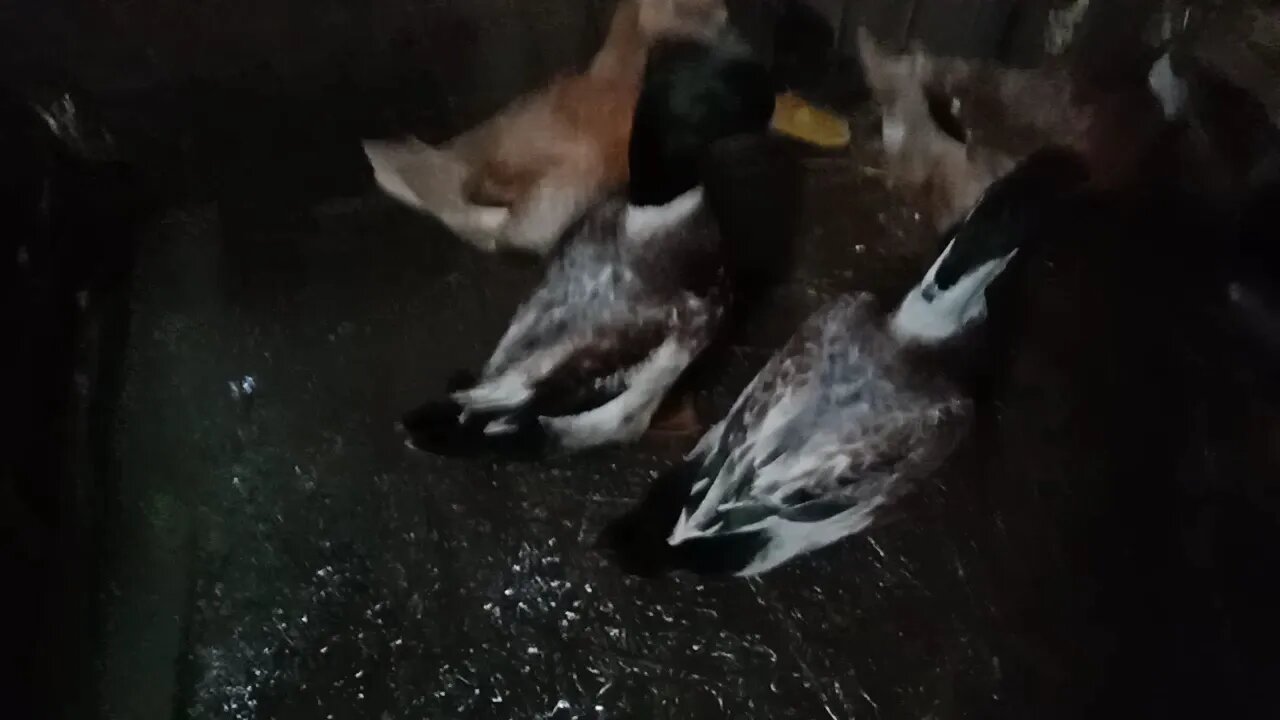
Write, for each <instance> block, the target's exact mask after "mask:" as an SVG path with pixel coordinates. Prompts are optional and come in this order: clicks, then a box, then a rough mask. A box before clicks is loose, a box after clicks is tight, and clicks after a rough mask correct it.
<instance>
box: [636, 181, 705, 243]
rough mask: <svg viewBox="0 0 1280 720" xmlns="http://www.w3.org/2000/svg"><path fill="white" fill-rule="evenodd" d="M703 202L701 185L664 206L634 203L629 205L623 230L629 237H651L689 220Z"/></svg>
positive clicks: (663, 204)
mask: <svg viewBox="0 0 1280 720" xmlns="http://www.w3.org/2000/svg"><path fill="white" fill-rule="evenodd" d="M702 202H703V191H702V186H700V185H699V186H696V187H694V188H692V189H689V190H686V191H685V192H683V193H681V194H679V195H677V196H675V197H674V198H671V199H670V200H668V201H666V202H665V203H662V204H653V205H637V204H635V203H634V202H633V203H630V204H628V205H627V210H626V214H625V215H624V216H623V228H624V230H625V232H626V235H627V237H631V238H642V237H649V236H651V235H653V234H655V233H657V232H661V231H663V230H666V229H668V228H672V227H675V226H677V225H679V224H680V223H682V222H684V221H685V220H688V219H689V218H690V217H692V216H693V214H694V213H695V212H697V211H698V208H700V207H702Z"/></svg>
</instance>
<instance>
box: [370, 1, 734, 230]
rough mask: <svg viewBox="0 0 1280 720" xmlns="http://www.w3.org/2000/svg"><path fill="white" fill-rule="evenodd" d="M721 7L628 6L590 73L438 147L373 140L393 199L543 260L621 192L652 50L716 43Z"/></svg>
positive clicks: (374, 160) (374, 156) (380, 174)
mask: <svg viewBox="0 0 1280 720" xmlns="http://www.w3.org/2000/svg"><path fill="white" fill-rule="evenodd" d="M726 19H727V12H726V10H725V7H724V0H621V2H620V3H619V4H618V7H617V10H616V11H615V12H614V16H613V20H612V22H611V24H610V28H609V33H608V36H607V37H606V39H605V42H604V46H603V47H602V48H601V49H600V51H599V52H598V53H597V54H596V56H595V58H594V59H593V60H592V61H591V65H590V66H589V67H588V69H587V70H586V72H583V73H581V74H576V75H570V74H565V75H561V76H560V77H557V78H556V79H555V80H553V81H552V82H551V84H550V85H548V86H547V87H545V88H542V89H541V90H539V91H536V92H533V93H531V94H528V95H525V96H524V97H521V98H519V99H517V100H516V101H515V102H513V103H512V104H511V105H509V106H508V107H507V108H505V109H504V110H502V111H501V112H499V113H498V114H497V115H496V116H494V117H493V118H491V119H490V120H488V121H486V122H484V123H482V124H481V125H479V126H478V127H476V128H473V129H472V130H470V131H468V132H466V133H464V134H462V135H459V136H458V137H455V138H454V139H452V140H450V141H448V142H447V143H445V144H443V145H440V146H431V145H427V144H425V143H423V142H420V141H418V140H416V139H408V140H401V141H366V142H365V144H364V145H365V152H366V154H367V155H368V157H369V161H370V163H371V164H372V165H373V171H374V178H375V181H376V182H377V183H378V185H379V186H380V187H381V188H382V190H383V191H385V192H386V193H387V194H388V195H390V196H391V197H393V198H396V199H397V200H400V201H401V202H403V203H405V204H407V205H409V206H410V207H412V208H414V209H416V210H419V211H421V212H424V213H427V214H430V215H433V216H435V217H437V218H438V219H439V220H440V221H441V222H443V223H444V224H445V225H447V226H448V227H449V228H450V229H451V230H452V231H453V232H454V233H455V234H457V235H458V236H460V237H462V238H463V239H464V240H467V241H468V242H470V243H471V244H473V245H475V246H476V247H478V248H480V249H482V250H486V251H494V250H498V249H517V250H524V251H529V252H534V253H539V254H543V253H546V252H548V251H550V250H551V249H552V247H553V246H554V245H555V244H556V242H557V240H558V239H559V238H560V236H561V234H562V233H563V232H564V231H565V230H566V229H567V228H568V227H569V225H570V224H571V223H572V222H573V221H574V220H575V219H577V218H578V217H579V216H580V215H581V214H582V213H583V212H584V211H585V210H586V209H587V208H589V207H591V206H592V204H593V203H595V202H596V201H598V200H599V199H600V198H602V197H604V196H605V195H606V194H607V193H609V192H611V191H613V190H616V189H617V188H619V187H621V186H622V185H624V184H625V183H626V181H627V177H628V162H627V143H628V139H629V138H630V134H631V119H632V115H633V113H634V111H635V105H636V100H637V98H638V97H639V93H640V83H641V78H642V76H643V73H644V67H645V62H646V60H647V58H648V53H649V48H650V46H651V45H652V43H653V42H655V41H656V40H659V39H662V38H694V39H698V38H703V39H705V38H709V37H711V36H713V35H714V34H715V33H717V32H718V31H719V30H720V28H721V27H723V25H724V24H725V21H726Z"/></svg>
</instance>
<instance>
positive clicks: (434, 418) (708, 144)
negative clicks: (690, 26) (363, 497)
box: [401, 40, 775, 459]
mask: <svg viewBox="0 0 1280 720" xmlns="http://www.w3.org/2000/svg"><path fill="white" fill-rule="evenodd" d="M774 109H775V102H774V94H773V90H772V85H771V83H770V78H769V75H768V72H767V70H766V69H765V67H764V66H763V65H761V64H759V63H758V62H756V61H755V60H754V59H752V57H751V56H750V53H749V52H748V51H746V50H745V48H743V47H742V46H741V45H740V44H739V43H735V42H731V41H728V40H723V41H717V42H715V43H704V42H699V41H669V42H667V43H664V44H663V45H662V46H661V50H660V51H659V50H657V49H656V50H655V54H654V56H653V57H652V58H651V59H650V62H649V63H648V67H647V69H646V73H645V80H644V89H643V90H642V92H641V95H640V98H639V101H638V103H637V106H636V113H635V119H634V129H633V131H632V134H631V138H630V146H629V148H630V149H629V153H630V168H631V171H630V172H631V175H630V180H629V183H628V186H627V188H626V190H625V192H619V193H615V194H614V195H612V196H610V197H608V198H607V199H605V200H603V201H601V202H599V203H597V204H596V205H595V206H594V207H593V208H592V209H591V210H589V211H588V212H587V213H586V214H585V215H584V216H583V217H582V218H581V219H580V220H579V221H578V222H577V223H576V224H575V225H574V227H573V228H571V229H570V230H569V231H568V232H567V234H566V236H565V238H564V239H563V240H562V241H561V242H560V244H559V245H558V249H557V251H556V252H555V253H554V254H553V255H552V257H551V258H550V259H549V261H548V263H547V266H546V269H545V274H544V277H543V279H542V281H541V283H540V284H539V285H538V286H537V287H536V288H535V289H534V290H533V293H532V295H531V296H530V297H529V298H528V299H527V300H526V301H525V302H524V303H523V304H522V305H521V307H520V308H519V309H518V310H517V311H516V313H515V316H514V317H513V318H512V320H511V323H510V325H509V326H508V328H507V330H506V332H505V334H504V335H503V336H502V338H501V340H500V341H499V342H498V345H497V347H496V349H495V350H494V351H493V354H492V355H491V356H490V357H489V359H488V361H487V363H486V364H485V365H484V368H483V371H482V372H481V373H480V375H479V377H478V378H475V377H472V376H470V375H468V374H466V373H460V374H458V375H456V376H455V377H454V378H453V380H451V382H450V383H449V389H450V394H449V396H448V397H447V398H446V399H444V400H434V401H431V402H428V403H426V404H424V405H423V406H421V407H419V408H417V409H416V410H414V411H412V412H409V413H407V414H406V415H405V416H404V417H403V418H402V421H401V425H402V428H403V430H404V432H405V433H406V435H407V444H408V445H409V446H410V447H413V448H416V449H419V450H424V451H427V452H430V453H434V454H438V455H451V456H469V455H488V456H491V457H506V458H517V459H530V458H538V457H543V456H545V455H547V454H549V453H556V452H572V451H579V450H583V449H586V448H590V447H596V446H600V445H605V444H613V443H623V442H628V441H632V440H635V439H638V438H639V437H640V436H642V435H643V434H644V432H645V430H646V429H647V428H648V427H649V426H650V421H651V419H652V418H653V417H654V414H655V411H657V410H658V409H659V406H660V405H661V404H662V402H663V399H664V397H665V396H666V394H667V392H668V390H669V389H670V388H671V387H672V385H673V383H675V382H676V381H677V379H678V378H680V377H681V375H682V373H683V372H684V371H685V369H686V368H687V367H688V366H689V365H690V363H691V362H692V361H693V360H694V358H695V357H697V356H698V355H699V353H701V352H702V351H703V350H704V349H705V348H706V347H707V346H708V344H709V343H710V342H711V341H712V339H713V338H714V337H715V335H716V333H717V331H718V330H719V328H720V327H721V325H722V324H723V321H724V319H725V316H726V311H727V309H728V308H729V305H730V303H731V302H732V299H733V296H734V290H735V288H734V283H733V277H732V273H731V269H732V257H733V255H734V253H733V251H732V247H731V242H730V241H728V240H726V238H724V237H722V234H721V233H720V231H719V224H718V222H717V219H716V216H715V213H714V212H713V209H712V203H710V202H708V195H709V193H708V192H707V190H706V188H705V187H704V185H705V183H704V177H703V173H704V169H703V168H704V162H705V161H706V160H707V158H708V156H709V155H710V154H711V153H712V151H713V146H714V145H715V144H716V143H717V142H718V141H721V140H726V141H728V140H732V139H735V138H738V137H741V136H743V135H757V136H762V135H764V133H765V132H766V130H767V129H768V126H769V124H770V121H771V117H772V115H773V112H774ZM689 410H690V411H691V408H689ZM680 416H681V413H680V412H679V408H677V411H676V413H675V417H676V418H677V419H679V417H680ZM685 419H688V418H687V414H686V417H685Z"/></svg>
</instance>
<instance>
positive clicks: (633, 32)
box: [587, 0, 650, 82]
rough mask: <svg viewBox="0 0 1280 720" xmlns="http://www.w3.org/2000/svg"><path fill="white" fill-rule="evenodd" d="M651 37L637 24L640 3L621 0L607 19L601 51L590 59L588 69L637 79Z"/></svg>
mask: <svg viewBox="0 0 1280 720" xmlns="http://www.w3.org/2000/svg"><path fill="white" fill-rule="evenodd" d="M649 44H650V40H649V38H648V37H646V36H645V33H644V31H643V30H642V29H641V27H640V4H639V2H638V1H637V0H622V2H620V3H619V4H618V9H617V10H615V11H614V13H613V20H612V21H611V22H610V23H609V34H608V35H607V36H606V37H605V41H604V45H603V46H602V47H601V48H600V52H598V53H596V56H595V57H594V58H593V59H592V60H591V67H590V69H589V70H588V71H587V72H588V74H590V75H591V76H593V77H598V78H612V79H618V80H622V79H629V80H634V81H635V82H639V81H640V78H641V76H642V75H644V65H645V61H646V60H647V59H648V56H649Z"/></svg>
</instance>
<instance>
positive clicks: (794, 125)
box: [769, 93, 850, 150]
mask: <svg viewBox="0 0 1280 720" xmlns="http://www.w3.org/2000/svg"><path fill="white" fill-rule="evenodd" d="M769 128H770V130H772V131H773V132H775V133H777V134H779V135H782V136H785V137H789V138H792V139H794V140H798V141H800V142H803V143H807V144H809V145H815V146H817V147H820V148H823V149H825V150H838V149H840V148H843V147H846V146H847V145H848V144H849V139H850V131H849V122H848V121H847V120H845V119H844V118H842V117H840V116H839V115H836V114H835V113H832V112H828V111H826V110H822V109H820V108H817V107H814V106H813V105H811V104H809V103H808V102H806V101H805V100H803V99H801V98H800V97H799V96H797V95H794V94H792V93H782V94H781V95H778V97H777V99H776V102H775V104H774V109H773V119H772V120H771V121H770V123H769Z"/></svg>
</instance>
